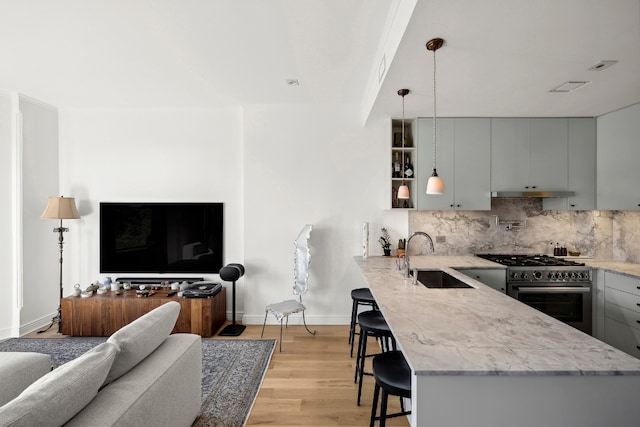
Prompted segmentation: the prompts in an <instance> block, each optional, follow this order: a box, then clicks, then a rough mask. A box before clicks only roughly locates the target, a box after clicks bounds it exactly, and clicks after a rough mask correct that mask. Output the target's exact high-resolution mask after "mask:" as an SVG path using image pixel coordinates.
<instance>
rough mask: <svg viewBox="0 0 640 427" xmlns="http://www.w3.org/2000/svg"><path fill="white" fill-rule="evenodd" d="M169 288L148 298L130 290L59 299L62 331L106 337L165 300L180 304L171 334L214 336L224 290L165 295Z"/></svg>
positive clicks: (224, 312) (219, 322)
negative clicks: (206, 294)
mask: <svg viewBox="0 0 640 427" xmlns="http://www.w3.org/2000/svg"><path fill="white" fill-rule="evenodd" d="M169 292H170V290H169V289H160V290H157V291H155V294H154V295H151V296H148V297H138V296H136V291H135V290H133V289H131V290H127V291H123V292H122V294H121V295H116V294H115V292H107V293H105V294H102V295H96V294H94V295H93V296H91V297H88V298H82V297H66V298H63V299H62V301H61V309H62V330H61V332H62V334H63V335H71V336H80V337H107V336H110V335H111V334H113V333H114V332H115V331H117V330H118V329H120V328H122V327H123V326H125V325H127V324H129V323H131V322H133V321H134V320H135V319H137V318H138V317H140V316H142V315H143V314H145V313H148V312H149V311H151V310H153V309H154V308H156V307H159V306H160V305H162V304H164V303H167V302H169V301H177V302H178V303H180V306H181V309H180V315H179V316H178V320H177V321H176V326H175V327H174V328H173V333H179V332H182V333H192V334H198V335H200V336H203V337H210V336H212V335H214V334H215V333H216V332H217V331H218V329H220V327H221V326H222V325H223V324H224V322H225V320H226V318H227V301H226V289H225V288H222V290H221V291H220V292H219V293H218V294H216V295H215V296H214V297H212V298H178V297H177V296H170V297H168V296H167V294H168V293H169Z"/></svg>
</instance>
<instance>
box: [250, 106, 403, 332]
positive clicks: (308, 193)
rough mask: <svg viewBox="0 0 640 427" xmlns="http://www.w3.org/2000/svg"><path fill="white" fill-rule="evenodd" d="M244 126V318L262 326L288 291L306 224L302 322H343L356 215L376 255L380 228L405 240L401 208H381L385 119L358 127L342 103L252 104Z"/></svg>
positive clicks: (354, 274) (356, 280) (354, 282)
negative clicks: (307, 266)
mask: <svg viewBox="0 0 640 427" xmlns="http://www.w3.org/2000/svg"><path fill="white" fill-rule="evenodd" d="M244 123H245V131H244V136H245V159H244V161H245V194H244V197H245V245H244V246H245V263H246V270H247V273H246V276H245V286H244V288H243V292H244V293H245V296H246V300H245V301H246V302H245V307H244V308H245V314H244V317H243V322H245V323H249V324H251V323H262V321H263V319H264V308H265V305H266V304H267V303H273V302H278V301H281V300H284V299H288V298H292V297H293V296H292V286H293V249H294V246H293V240H294V239H295V237H296V236H297V234H298V232H299V231H300V229H301V228H302V227H303V226H304V225H305V224H307V223H309V224H313V226H314V228H313V231H312V233H311V239H310V244H311V274H310V290H309V293H308V294H307V296H305V297H304V299H303V301H304V302H305V304H306V305H307V308H308V310H307V319H308V323H311V324H347V323H348V322H349V315H350V311H351V297H350V291H351V289H353V288H355V287H359V286H362V279H361V277H360V273H359V271H358V270H357V269H356V267H355V263H354V261H353V256H355V255H361V254H362V251H361V241H362V238H361V236H362V233H361V227H362V223H363V221H368V222H370V225H371V230H372V233H371V239H372V245H371V249H372V252H373V253H377V254H382V252H381V250H380V248H379V246H377V244H376V243H375V241H376V240H377V238H378V236H379V228H380V226H381V225H380V224H382V223H385V225H387V226H389V227H390V228H391V229H394V230H399V232H402V234H403V235H405V236H406V222H407V218H406V215H403V214H406V213H400V215H397V213H396V212H393V213H391V212H390V211H385V210H384V209H385V207H386V206H385V205H386V201H387V194H386V192H385V189H386V188H387V186H388V185H387V184H388V182H387V181H388V180H387V175H388V173H389V168H386V167H385V165H384V163H383V162H382V161H381V159H384V158H386V157H389V159H390V154H389V152H388V147H389V142H388V140H387V139H386V137H385V136H386V135H387V134H390V132H389V131H388V123H387V122H386V121H385V122H384V123H377V124H373V125H372V126H370V127H367V128H364V129H363V128H362V127H361V125H360V122H359V120H358V109H357V108H354V107H353V106H348V105H327V106H302V105H293V106H254V107H249V108H246V109H245V119H244ZM389 164H390V160H389ZM299 320H300V318H299V317H298V318H297V319H294V318H293V317H292V319H291V320H290V322H292V323H293V322H296V321H299ZM268 321H269V322H270V323H273V322H274V321H275V319H273V318H272V317H270V318H269V319H268Z"/></svg>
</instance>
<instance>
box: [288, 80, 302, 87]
mask: <svg viewBox="0 0 640 427" xmlns="http://www.w3.org/2000/svg"><path fill="white" fill-rule="evenodd" d="M287 86H300V82H299V81H298V79H287Z"/></svg>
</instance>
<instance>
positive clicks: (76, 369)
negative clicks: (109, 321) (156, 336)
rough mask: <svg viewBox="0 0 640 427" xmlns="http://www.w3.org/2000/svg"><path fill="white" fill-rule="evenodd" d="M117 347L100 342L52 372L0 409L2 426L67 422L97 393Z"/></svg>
mask: <svg viewBox="0 0 640 427" xmlns="http://www.w3.org/2000/svg"><path fill="white" fill-rule="evenodd" d="M117 350H118V349H117V347H116V346H115V345H114V344H112V343H102V344H100V345H98V346H97V347H95V348H93V349H91V350H89V351H87V352H86V353H84V354H83V355H82V356H80V357H78V358H77V359H74V360H72V361H70V362H68V363H65V364H64V365H62V366H60V367H58V368H56V369H54V370H53V371H51V372H50V373H48V374H47V375H45V376H43V377H41V378H40V379H38V380H37V381H36V382H34V383H33V384H31V385H30V386H29V387H27V388H26V389H25V390H24V391H23V392H22V393H20V395H19V396H18V397H16V398H15V399H13V400H12V401H11V402H9V403H7V404H6V405H4V406H2V407H0V420H2V425H3V426H11V427H14V426H15V427H17V426H25V427H33V426H55V425H62V424H64V423H66V422H67V421H68V420H70V419H71V418H72V417H73V416H74V415H75V414H76V413H77V412H79V411H80V410H81V409H82V408H84V407H85V406H86V405H87V404H88V403H89V402H90V401H91V400H92V399H93V398H94V397H95V396H96V394H98V389H99V388H100V386H101V385H102V383H103V382H104V379H105V377H106V376H107V373H108V372H109V368H110V367H111V364H112V363H113V360H114V358H115V356H116V352H117Z"/></svg>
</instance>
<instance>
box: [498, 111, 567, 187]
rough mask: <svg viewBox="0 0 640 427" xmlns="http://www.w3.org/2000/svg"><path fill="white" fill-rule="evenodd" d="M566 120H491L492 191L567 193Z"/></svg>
mask: <svg viewBox="0 0 640 427" xmlns="http://www.w3.org/2000/svg"><path fill="white" fill-rule="evenodd" d="M567 135H568V119H564V118H562V119H556V118H544V119H527V118H494V119H491V191H525V190H532V191H549V190H567V185H568V172H567V169H568V140H567Z"/></svg>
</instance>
